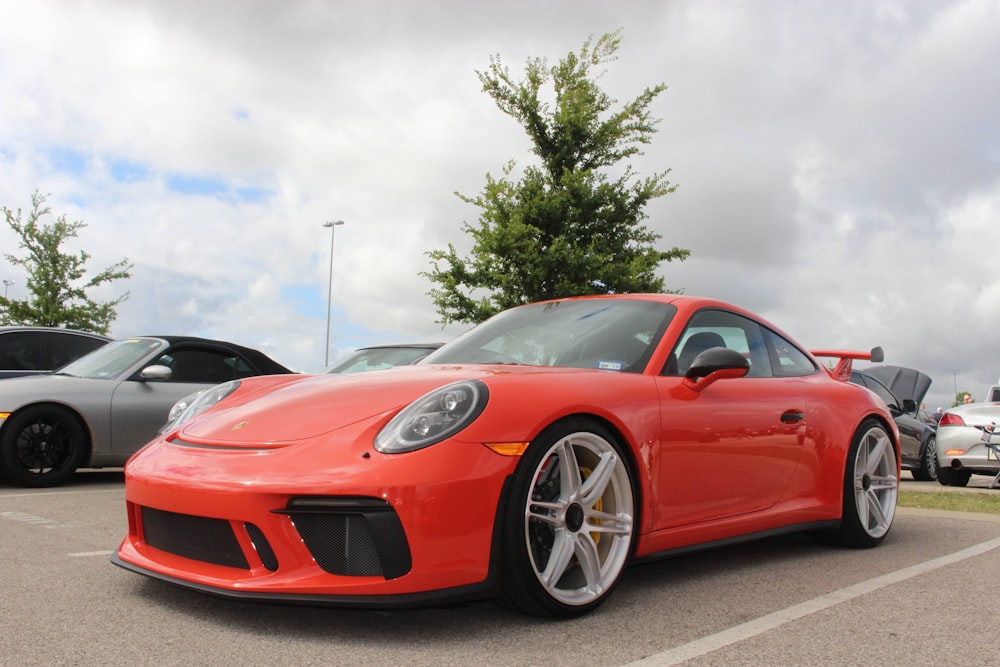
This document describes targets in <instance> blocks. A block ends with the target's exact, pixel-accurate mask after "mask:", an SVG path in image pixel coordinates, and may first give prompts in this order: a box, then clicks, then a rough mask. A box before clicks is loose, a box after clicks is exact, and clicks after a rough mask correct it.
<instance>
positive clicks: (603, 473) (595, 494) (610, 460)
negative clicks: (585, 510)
mask: <svg viewBox="0 0 1000 667" xmlns="http://www.w3.org/2000/svg"><path fill="white" fill-rule="evenodd" d="M617 465H618V457H617V456H616V455H615V453H614V452H613V451H612V452H604V453H603V454H602V455H601V460H600V462H598V464H597V467H596V468H594V471H593V472H592V473H590V476H589V477H587V480H586V481H585V482H584V483H583V486H582V487H581V489H580V503H582V504H583V505H585V506H587V507H593V506H594V505H595V504H596V503H597V501H599V500H600V499H601V497H602V496H603V495H604V492H605V491H606V490H607V488H608V484H609V483H610V482H611V476H612V475H613V474H614V472H615V467H616V466H617Z"/></svg>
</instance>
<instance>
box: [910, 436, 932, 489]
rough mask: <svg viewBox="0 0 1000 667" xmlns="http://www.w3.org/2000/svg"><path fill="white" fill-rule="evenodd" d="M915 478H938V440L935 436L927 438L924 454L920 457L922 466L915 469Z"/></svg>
mask: <svg viewBox="0 0 1000 667" xmlns="http://www.w3.org/2000/svg"><path fill="white" fill-rule="evenodd" d="M913 479H915V480H917V481H918V482H933V481H934V480H936V479H937V442H936V441H935V440H934V438H930V439H928V440H927V444H926V445H925V446H924V453H923V456H921V457H920V467H919V468H917V469H916V470H914V471H913Z"/></svg>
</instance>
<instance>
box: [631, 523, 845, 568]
mask: <svg viewBox="0 0 1000 667" xmlns="http://www.w3.org/2000/svg"><path fill="white" fill-rule="evenodd" d="M839 526H840V519H831V520H828V521H810V522H807V523H796V524H792V525H790V526H781V527H780V528H771V529H770V530H762V531H760V532H757V533H747V534H746V535H737V536H736V537H727V538H726V539H724V540H715V541H714V542H701V543H698V544H691V545H688V546H685V547H677V548H676V549H665V550H663V551H657V552H655V553H651V554H646V555H645V556H636V557H634V558H633V561H632V562H634V563H648V562H650V561H655V560H662V559H664V558H673V557H674V556H686V555H688V554H693V553H700V552H702V551H712V550H714V549H724V548H727V547H731V546H735V545H737V544H744V543H746V542H757V541H759V540H764V539H767V538H769V537H777V536H778V535H788V534H790V533H802V532H809V531H814V530H831V529H835V528H838V527H839Z"/></svg>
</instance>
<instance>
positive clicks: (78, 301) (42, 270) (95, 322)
mask: <svg viewBox="0 0 1000 667" xmlns="http://www.w3.org/2000/svg"><path fill="white" fill-rule="evenodd" d="M46 198H47V195H42V194H40V193H38V192H37V191H36V192H35V193H34V194H32V195H31V211H29V212H28V215H27V220H23V219H22V217H21V215H22V214H21V209H17V211H16V212H14V211H11V210H10V209H8V208H6V207H3V208H0V211H3V214H4V216H5V218H6V220H7V225H8V226H9V227H10V228H11V229H12V230H14V233H15V234H17V236H18V238H19V240H20V242H19V246H20V248H22V249H23V250H25V251H26V252H27V254H26V256H24V257H17V256H15V255H6V258H7V261H9V262H10V263H11V264H13V265H15V266H21V267H24V269H25V271H26V272H27V274H28V279H27V281H26V283H25V284H26V285H27V288H28V292H30V294H31V296H30V298H27V299H25V300H23V301H18V300H13V299H8V298H7V297H5V296H4V297H0V322H2V323H3V324H21V325H29V326H45V327H65V328H68V329H83V330H86V331H94V332H97V333H102V334H107V333H108V329H109V328H110V326H111V323H112V322H113V321H114V319H115V317H116V315H117V306H118V304H120V303H121V302H122V301H124V300H125V299H127V298H128V292H125V293H124V294H123V295H122V296H120V297H118V298H117V299H115V300H113V301H109V302H105V303H97V302H95V301H93V300H92V299H90V298H89V297H88V296H87V290H89V289H91V288H93V287H97V286H98V285H102V284H104V283H107V282H111V281H113V280H119V279H123V278H130V277H131V276H132V273H131V269H132V264H130V263H129V261H128V259H127V258H126V259H123V260H121V261H120V262H117V263H116V264H113V265H112V266H110V267H108V268H107V269H105V270H104V271H101V272H100V273H98V274H97V275H95V276H93V277H91V278H90V279H85V278H84V275H85V274H86V269H85V268H84V264H86V262H87V260H88V259H90V255H89V254H87V253H86V252H83V251H81V252H80V253H79V254H77V255H73V254H67V253H63V252H61V251H60V250H59V248H60V246H61V245H62V244H63V242H64V241H66V239H69V238H74V237H76V236H77V232H78V230H80V229H82V228H84V227H86V225H85V224H84V223H83V222H80V221H74V222H67V221H66V216H65V215H61V216H59V217H58V218H56V220H55V222H54V223H52V224H47V223H45V222H43V221H42V218H44V217H45V216H47V215H50V214H51V213H52V211H51V209H50V208H49V207H48V206H46V204H45V200H46Z"/></svg>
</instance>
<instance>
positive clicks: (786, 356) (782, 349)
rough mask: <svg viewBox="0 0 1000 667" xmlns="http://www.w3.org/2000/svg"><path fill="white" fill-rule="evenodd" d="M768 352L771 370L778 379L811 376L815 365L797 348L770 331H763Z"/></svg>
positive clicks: (814, 370)
mask: <svg viewBox="0 0 1000 667" xmlns="http://www.w3.org/2000/svg"><path fill="white" fill-rule="evenodd" d="M763 331H764V335H765V339H766V342H767V347H768V352H769V353H770V355H771V369H772V371H773V373H774V375H776V376H778V377H799V376H802V375H812V374H813V373H815V372H816V365H815V364H814V363H813V362H812V360H811V359H809V357H807V356H806V355H805V353H803V352H802V350H800V349H799V348H797V347H795V345H793V344H792V343H790V342H789V341H787V340H785V339H784V338H782V337H781V336H779V335H778V334H776V333H774V332H773V331H771V330H770V329H764V330H763Z"/></svg>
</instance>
